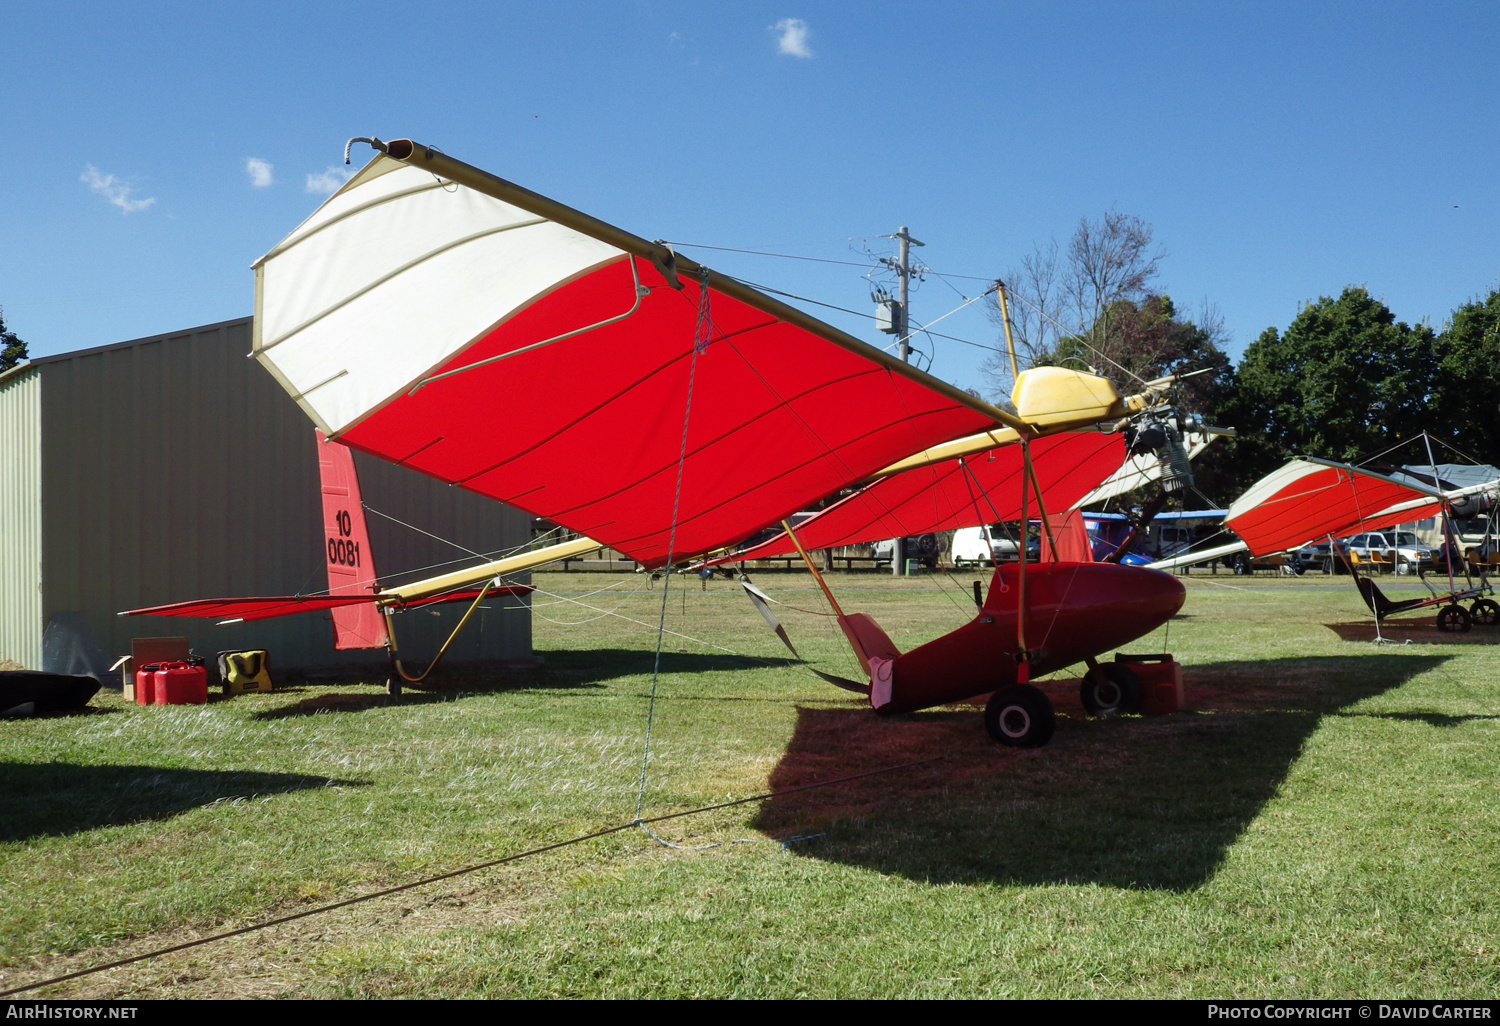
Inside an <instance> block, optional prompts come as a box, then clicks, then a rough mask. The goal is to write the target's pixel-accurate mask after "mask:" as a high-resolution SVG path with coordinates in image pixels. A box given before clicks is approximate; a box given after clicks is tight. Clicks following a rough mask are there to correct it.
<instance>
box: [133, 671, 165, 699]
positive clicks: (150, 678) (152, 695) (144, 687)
mask: <svg viewBox="0 0 1500 1026" xmlns="http://www.w3.org/2000/svg"><path fill="white" fill-rule="evenodd" d="M160 669H161V663H147V664H146V665H145V666H141V667H137V668H136V671H135V704H136V705H155V704H156V671H158V670H160Z"/></svg>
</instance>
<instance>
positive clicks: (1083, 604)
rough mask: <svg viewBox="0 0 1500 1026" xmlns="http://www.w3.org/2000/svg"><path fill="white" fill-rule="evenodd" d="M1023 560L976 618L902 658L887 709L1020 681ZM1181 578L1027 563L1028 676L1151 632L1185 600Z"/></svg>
mask: <svg viewBox="0 0 1500 1026" xmlns="http://www.w3.org/2000/svg"><path fill="white" fill-rule="evenodd" d="M1019 596H1020V568H1019V566H1017V565H1016V564H1014V563H1011V564H1007V565H1006V566H1002V567H1000V568H999V569H998V570H997V571H996V572H995V575H994V578H993V579H992V580H991V581H990V592H989V595H988V597H986V599H985V602H984V608H983V609H982V610H980V613H979V615H978V616H976V617H975V618H974V619H973V620H972V621H971V622H969V623H968V624H965V625H964V626H963V627H960V628H959V629H958V630H956V631H954V632H953V633H952V634H945V635H944V636H943V637H941V638H938V639H936V640H935V641H929V642H928V643H927V644H925V645H923V646H922V647H921V648H915V649H912V650H911V651H910V652H907V653H906V654H904V655H901V656H898V657H897V658H896V661H895V665H894V667H893V671H894V673H893V678H892V684H891V699H890V702H889V704H887V705H883V706H881V707H879V709H878V711H879V712H883V713H897V712H910V711H912V710H913V709H926V708H928V707H930V706H934V705H944V704H946V703H948V702H958V701H962V700H963V699H965V698H973V697H974V696H975V695H983V694H986V693H988V692H991V691H994V690H996V689H997V688H1001V687H1005V686H1007V685H1010V684H1014V683H1016V652H1017V650H1018V648H1019V645H1018V642H1017V638H1016V610H1017V602H1018V599H1019ZM1186 597H1187V591H1186V589H1184V588H1183V586H1182V582H1181V581H1179V580H1178V579H1177V578H1176V577H1174V576H1172V575H1171V574H1168V573H1163V572H1161V571H1160V570H1147V569H1145V568H1144V567H1134V566H1116V565H1115V564H1113V563H1038V564H1034V565H1032V566H1028V567H1027V568H1026V624H1025V626H1026V644H1027V646H1028V647H1029V648H1030V649H1031V653H1032V657H1031V667H1030V677H1031V678H1032V679H1035V678H1037V677H1039V676H1041V675H1042V674H1044V673H1051V672H1052V671H1053V670H1060V669H1062V668H1063V667H1065V666H1070V665H1072V664H1073V663H1078V662H1082V661H1083V660H1084V659H1087V658H1088V657H1090V656H1097V655H1101V654H1103V653H1105V652H1108V651H1110V650H1111V649H1115V648H1119V647H1120V646H1122V645H1126V644H1129V643H1130V642H1132V641H1134V640H1136V639H1137V638H1139V637H1142V636H1144V635H1146V634H1150V633H1151V632H1152V631H1154V630H1156V628H1158V627H1160V626H1161V625H1162V624H1164V623H1166V622H1167V621H1168V620H1170V619H1171V618H1172V616H1173V615H1174V614H1175V613H1176V612H1177V610H1179V609H1181V608H1182V603H1183V600H1184V599H1185V598H1186Z"/></svg>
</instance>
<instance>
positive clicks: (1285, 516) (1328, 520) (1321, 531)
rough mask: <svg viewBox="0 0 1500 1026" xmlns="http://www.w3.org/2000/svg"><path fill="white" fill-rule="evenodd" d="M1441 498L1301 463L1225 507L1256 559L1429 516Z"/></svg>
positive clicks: (1362, 474)
mask: <svg viewBox="0 0 1500 1026" xmlns="http://www.w3.org/2000/svg"><path fill="white" fill-rule="evenodd" d="M1442 502H1443V493H1442V492H1440V491H1438V490H1437V489H1435V488H1431V487H1428V486H1427V485H1424V484H1422V483H1421V482H1418V481H1413V480H1411V479H1409V478H1408V479H1407V480H1404V481H1396V480H1394V479H1392V478H1389V477H1386V476H1385V475H1384V474H1377V473H1375V472H1374V471H1370V470H1362V469H1361V468H1359V467H1355V466H1350V465H1349V464H1345V463H1333V462H1329V461H1327V460H1319V459H1313V458H1303V459H1296V460H1292V461H1291V462H1290V463H1288V464H1287V465H1286V466H1284V467H1282V468H1281V469H1280V470H1275V471H1272V472H1271V473H1270V474H1267V475H1266V476H1265V477H1263V478H1261V479H1260V480H1259V481H1257V482H1256V483H1255V484H1253V485H1251V486H1250V488H1249V489H1248V490H1246V492H1245V494H1244V495H1241V496H1240V497H1239V498H1238V499H1236V500H1235V501H1234V502H1233V503H1231V504H1230V506H1229V513H1228V515H1227V516H1226V517H1225V523H1226V524H1228V526H1229V528H1230V530H1232V531H1234V533H1235V534H1237V535H1239V536H1240V539H1241V540H1242V541H1243V542H1244V543H1245V545H1246V546H1247V547H1248V548H1249V549H1250V551H1251V552H1252V553H1253V554H1255V555H1257V556H1264V555H1269V554H1271V553H1273V552H1284V551H1286V550H1287V549H1294V548H1297V547H1299V546H1301V545H1305V544H1307V543H1309V542H1314V541H1319V540H1322V539H1324V538H1326V537H1329V536H1332V537H1334V538H1338V537H1341V536H1347V535H1350V534H1354V533H1357V532H1359V531H1378V530H1381V529H1382V528H1386V527H1392V526H1394V525H1396V524H1404V523H1408V522H1410V521H1413V520H1421V519H1424V518H1426V517H1430V516H1433V515H1435V514H1436V513H1437V511H1438V510H1439V509H1440V508H1441V507H1442Z"/></svg>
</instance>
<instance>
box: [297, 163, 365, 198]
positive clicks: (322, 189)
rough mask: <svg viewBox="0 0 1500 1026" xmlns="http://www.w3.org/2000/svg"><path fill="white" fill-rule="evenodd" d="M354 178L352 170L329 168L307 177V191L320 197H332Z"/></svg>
mask: <svg viewBox="0 0 1500 1026" xmlns="http://www.w3.org/2000/svg"><path fill="white" fill-rule="evenodd" d="M353 177H354V172H353V171H352V170H348V171H346V170H344V169H343V168H341V167H329V168H326V169H324V170H322V171H320V172H318V173H317V174H315V175H308V176H307V191H308V192H310V193H314V194H315V195H318V196H331V195H333V194H334V193H336V192H338V191H339V189H340V188H342V187H343V184H344V183H345V182H347V181H348V180H349V179H351V178H353Z"/></svg>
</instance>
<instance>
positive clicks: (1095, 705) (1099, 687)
mask: <svg viewBox="0 0 1500 1026" xmlns="http://www.w3.org/2000/svg"><path fill="white" fill-rule="evenodd" d="M1078 697H1079V698H1081V699H1083V708H1084V710H1085V711H1086V712H1087V713H1088V714H1089V715H1090V716H1115V715H1117V714H1119V713H1134V712H1140V711H1141V680H1140V678H1139V677H1137V676H1136V675H1135V672H1134V671H1133V670H1131V669H1130V667H1128V666H1126V665H1125V664H1123V663H1100V664H1099V668H1098V669H1097V670H1090V671H1089V672H1088V673H1086V674H1084V675H1083V680H1081V681H1079V682H1078Z"/></svg>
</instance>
